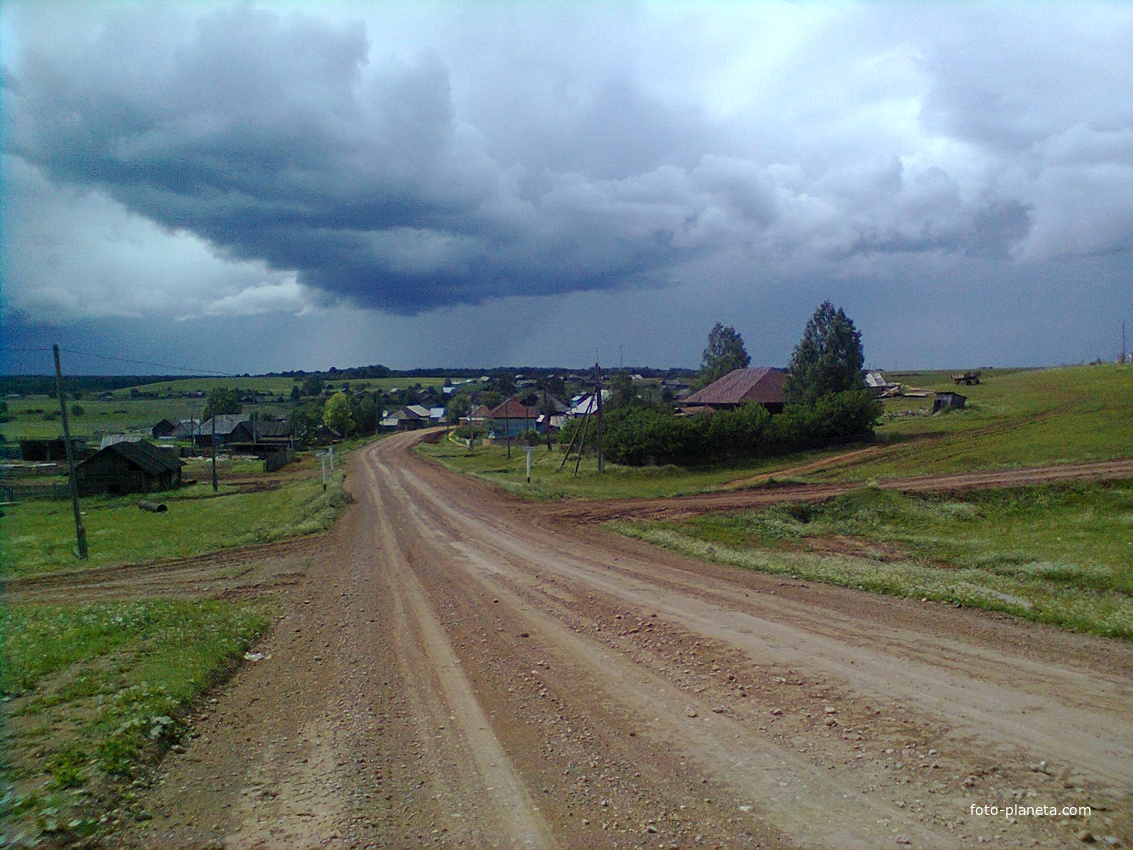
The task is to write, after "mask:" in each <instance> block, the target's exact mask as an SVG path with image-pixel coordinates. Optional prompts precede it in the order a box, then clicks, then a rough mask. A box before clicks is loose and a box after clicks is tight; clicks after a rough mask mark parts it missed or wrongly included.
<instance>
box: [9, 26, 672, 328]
mask: <svg viewBox="0 0 1133 850" xmlns="http://www.w3.org/2000/svg"><path fill="white" fill-rule="evenodd" d="M148 24H149V25H152V26H153V27H155V29H149V27H148V26H147V23H145V22H143V23H139V22H138V21H137V20H134V19H128V18H124V17H121V16H115V17H113V18H112V20H111V21H110V23H108V24H107V25H106V26H105V29H104V31H103V32H102V34H101V36H100V37H99V38H97V39H94V40H90V41H85V42H80V44H81V46H82V51H81V53H79V54H78V55H76V54H75V53H69V54H67V55H66V67H64V63H63V60H62V58H61V57H60V56H59V55H56V54H48V53H46V52H45V51H44V52H33V51H31V50H29V52H28V54H27V56H26V58H25V62H24V71H23V74H22V76H21V79H20V80H19V84H18V88H17V89H16V90H15V95H16V96H15V97H14V98H13V100H14V107H13V110H12V120H11V125H12V127H13V128H14V131H13V133H12V136H13V138H11V139H10V141H9V143H8V150H9V151H10V152H12V153H15V154H17V155H19V156H20V157H22V158H24V159H25V160H26V161H28V162H31V163H34V164H36V165H38V166H39V167H40V168H41V169H43V171H44V172H45V173H47V174H48V175H49V176H51V177H52V178H53V179H56V180H59V181H66V182H69V183H73V184H76V185H81V186H88V187H96V188H98V189H100V190H102V191H104V192H106V193H107V194H109V195H110V196H112V197H113V198H115V199H116V200H118V201H120V202H121V203H122V204H124V205H125V206H126V207H127V208H128V209H130V210H132V211H134V212H137V213H139V214H141V215H143V216H146V217H147V218H150V219H152V220H154V221H156V222H158V223H160V224H161V225H163V226H165V227H168V228H172V229H185V230H188V231H191V232H192V233H195V234H197V235H198V236H201V237H203V238H204V239H207V240H208V241H209V242H210V243H211V244H213V245H214V246H216V247H218V248H220V249H222V250H223V251H224V252H226V253H227V254H229V255H230V256H232V257H235V258H240V259H262V260H265V261H267V262H268V263H269V264H270V265H271V266H272V267H274V268H277V269H293V270H297V271H298V272H299V274H300V280H301V281H302V282H303V283H305V284H308V285H310V286H313V287H317V288H320V289H324V290H326V291H327V292H330V293H333V294H336V295H343V296H347V297H349V298H351V299H352V300H353V301H355V302H356V303H358V304H361V305H365V306H373V307H377V308H380V309H383V310H388V311H393V312H404V313H412V312H415V311H417V310H421V309H429V308H432V307H435V306H438V305H442V304H445V303H453V302H468V303H475V302H479V301H481V300H483V299H485V298H493V297H499V296H501V295H507V294H516V293H521V294H546V293H554V292H564V291H570V290H573V289H586V288H598V287H606V286H611V285H614V286H616V285H619V284H625V283H630V282H633V281H634V280H636V279H637V278H639V277H642V276H645V277H647V276H648V275H649V274H650V273H651V272H652V271H654V270H656V269H658V268H661V267H663V266H665V265H667V264H668V263H670V262H672V260H673V259H674V257H676V256H679V255H680V254H681V253H682V252H684V251H688V250H689V249H690V247H691V246H688V245H685V246H678V245H676V244H674V240H673V235H672V227H673V226H674V224H679V222H680V220H681V219H682V217H683V216H684V214H685V213H684V211H681V212H679V213H675V212H674V211H672V210H669V209H667V208H666V207H667V205H668V201H667V200H666V199H665V198H664V197H661V196H656V195H655V196H653V197H649V196H648V193H647V192H643V191H642V187H641V185H640V184H641V183H643V182H644V183H648V182H649V178H648V177H646V178H644V179H643V180H638V181H637V182H636V183H635V184H632V185H628V186H623V185H618V184H616V183H611V184H604V183H603V182H602V181H601V180H599V181H598V182H596V183H588V184H586V185H576V184H575V182H574V181H573V180H572V178H571V177H570V176H569V175H566V176H565V177H560V178H553V179H552V180H551V182H550V185H546V186H545V187H544V188H543V191H542V192H541V194H539V195H538V196H537V197H535V198H534V199H530V198H524V197H523V196H522V194H520V193H518V192H514V191H512V190H511V188H510V187H509V186H507V185H506V183H507V179H508V176H507V175H506V174H505V173H504V171H503V169H501V167H500V166H499V165H498V164H497V163H496V162H494V161H493V160H492V159H491V158H490V157H488V156H487V155H486V154H485V153H484V151H483V150H482V146H481V145H480V143H479V141H478V140H477V138H476V135H475V133H471V132H462V129H461V127H460V126H458V122H457V121H456V118H455V116H454V113H453V107H452V100H451V93H450V83H449V75H448V71H447V69H446V67H445V66H444V64H443V63H442V62H441V61H440V60H439V59H437V58H436V57H435V56H430V55H427V54H426V55H422V56H419V57H417V58H416V59H415V60H414V61H413V62H412V63H410V64H401V65H399V64H393V65H390V66H387V67H380V68H373V67H371V66H370V65H369V60H368V45H367V41H366V37H365V32H364V28H363V27H362V26H361V25H360V24H357V25H344V26H337V27H336V26H330V25H327V24H325V23H321V22H319V21H316V20H311V19H307V18H303V17H281V16H279V15H276V14H274V13H271V12H257V11H251V10H246V9H241V10H238V11H232V12H217V13H213V14H209V15H204V16H201V17H199V18H197V19H196V20H195V21H193V22H192V23H191V26H190V29H189V32H187V33H185V32H176V31H172V30H170V29H169V27H168V24H164V23H163V24H161V25H158V24H154V23H153V22H152V21H151V22H148ZM147 36H148V37H147ZM78 66H81V67H82V68H83V71H82V73H81V74H74V73H72V72H73V70H74V68H75V67H78ZM621 96H622V95H620V94H617V93H613V94H609V95H608V96H607V95H603V96H601V97H599V98H598V99H597V101H596V102H595V104H594V105H593V108H592V109H590V110H589V111H588V113H587V115H586V116H585V118H584V120H583V121H582V122H581V123H580V125H579V126H578V127H577V128H575V131H576V132H578V133H591V132H598V130H599V129H600V127H601V126H603V125H608V126H611V127H612V126H615V125H617V120H616V119H617V113H618V112H619V107H618V102H619V98H620V97H621ZM633 112H634V110H630V111H629V114H633ZM638 114H639V117H641V113H640V112H639V113H638ZM650 117H652V116H646V119H647V118H650ZM643 120H645V119H643ZM647 125H648V121H646V125H643V126H637V125H634V124H632V123H630V124H626V125H618V126H621V127H622V131H621V132H622V134H623V136H622V137H618V134H617V133H614V134H612V135H613V138H612V139H611V140H610V143H609V144H607V145H605V146H603V147H602V149H601V150H602V156H601V160H602V161H601V162H600V163H599V165H598V167H597V168H596V171H598V172H599V173H600V174H601V173H608V174H612V175H623V174H626V173H627V172H630V171H633V170H634V169H633V167H632V165H633V163H631V161H630V159H631V156H634V155H637V156H638V158H639V160H640V154H637V153H636V152H635V147H637V146H639V145H638V143H637V140H638V139H640V138H645V137H647V136H649V135H650V134H649V132H648V131H649V127H648V126H647ZM639 134H640V135H639ZM652 135H654V136H662V137H663V135H664V134H652ZM656 144H662V143H661V142H657V143H656ZM649 146H650V144H649V142H646V143H645V144H644V145H643V147H645V148H649ZM662 146H663V145H662ZM658 156H659V154H658V155H655V156H654V157H653V158H654V159H656V158H657V157H658ZM646 159H649V157H648V156H646Z"/></svg>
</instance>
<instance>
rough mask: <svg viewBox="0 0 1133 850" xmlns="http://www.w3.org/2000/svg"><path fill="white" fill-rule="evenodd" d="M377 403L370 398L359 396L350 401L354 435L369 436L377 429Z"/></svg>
mask: <svg viewBox="0 0 1133 850" xmlns="http://www.w3.org/2000/svg"><path fill="white" fill-rule="evenodd" d="M378 412H379V411H378V403H377V402H376V401H375V400H374V398H373V397H372V396H368V395H365V394H359V395H356V396H353V397H352V398H351V399H350V416H351V418H353V420H354V422H355V430H356V433H358V434H361V435H363V436H367V437H368V436H369V435H371V434H373V433H374V432H375V431H376V430H377V429H378Z"/></svg>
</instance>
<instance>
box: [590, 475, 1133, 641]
mask: <svg viewBox="0 0 1133 850" xmlns="http://www.w3.org/2000/svg"><path fill="white" fill-rule="evenodd" d="M612 525H613V526H614V527H615V528H616V529H617V530H619V531H620V532H622V533H624V534H627V535H629V536H632V537H636V538H639V539H642V540H646V541H648V542H651V543H654V544H657V545H661V546H665V547H666V548H669V549H673V550H676V551H679V552H681V553H683V554H687V555H691V556H693V557H699V558H704V559H707V560H712V561H717V562H720V563H726V564H732V565H734V566H737V567H742V568H746V569H755V570H760V571H763V572H770V573H780V574H785V575H792V576H796V577H798V578H804V579H809V580H812V581H822V582H826V583H829V584H837V585H842V586H844V587H855V588H859V589H863V590H871V591H875V592H879V593H886V594H890V595H894V596H909V597H916V598H923V599H932V600H936V601H941V602H948V603H952V604H956V605H962V606H966V607H973V608H984V609H988V610H994V611H1002V612H1006V613H1009V614H1012V615H1015V616H1018V617H1022V618H1025V619H1028V620H1035V621H1039V622H1044V623H1051V624H1055V625H1058V626H1062V627H1064V628H1069V629H1073V630H1076V631H1082V632H1091V633H1094V634H1098V635H1105V636H1109V637H1120V638H1126V639H1130V638H1133V482H1119V483H1114V484H1082V485H1068V486H1042V487H1026V488H1019V489H1009V490H987V491H981V492H976V493H970V494H965V495H962V496H926V495H912V494H902V493H896V492H890V491H883V490H879V489H876V488H868V487H867V488H863V489H862V490H859V491H856V492H854V493H850V494H847V495H846V496H841V497H838V498H835V499H831V500H829V501H827V502H825V503H823V504H819V505H813V504H787V505H779V506H776V507H773V508H770V509H767V510H765V511H759V512H742V513H734V514H715V515H705V516H700V517H695V518H691V519H688V520H683V521H678V522H629V521H623V522H617V523H613V524H612Z"/></svg>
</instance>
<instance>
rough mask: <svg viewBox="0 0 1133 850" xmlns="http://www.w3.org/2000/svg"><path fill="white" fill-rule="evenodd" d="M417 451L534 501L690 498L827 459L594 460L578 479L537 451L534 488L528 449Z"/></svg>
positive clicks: (554, 456) (557, 458) (431, 446)
mask: <svg viewBox="0 0 1133 850" xmlns="http://www.w3.org/2000/svg"><path fill="white" fill-rule="evenodd" d="M417 451H418V452H420V453H421V454H422V455H424V456H425V457H429V458H432V459H434V460H436V461H437V462H439V463H440V464H441V465H443V466H445V467H447V468H448V469H451V470H453V471H454V472H460V473H463V474H465V475H471V476H473V477H475V478H479V479H481V480H483V481H487V482H489V483H491V484H494V485H496V486H498V487H500V488H502V489H504V490H506V491H508V492H509V493H514V494H515V495H517V496H523V497H525V498H530V499H547V500H554V499H634V498H665V497H670V496H686V495H690V494H692V493H703V492H707V491H711V490H719V489H722V488H723V487H725V486H727V485H728V484H729V483H730V482H732V481H735V480H737V479H742V478H750V477H752V476H757V475H762V474H764V473H769V472H775V471H777V470H781V469H783V468H784V466H785V465H795V464H799V463H805V462H806V461H808V460H810V459H813V458H817V457H821V456H823V455H822V453H812V454H806V455H793V456H792V457H791V458H790V459H788V460H785V459H784V458H771V459H766V460H757V461H752V462H750V463H747V464H743V465H740V466H727V467H715V468H703V469H686V468H684V467H680V466H672V465H668V466H643V467H631V466H619V465H618V464H613V463H608V462H607V463H606V465H605V471H604V472H603V473H602V474H601V475H599V474H598V461H597V458H596V457H594V456H593V455H588V456H586V457H584V458H583V459H582V463H581V465H580V467H579V471H578V475H577V476H576V475H575V474H574V456H573V455H572V456H571V459H570V461H569V462H568V463H567V464H566V466H565V467H563V468H562V469H560V467H561V466H562V465H563V452H562V450H561V449H560V447H559V446H557V445H556V446H555V447H554V449H552V450H551V451H549V452H548V451H547V447H546V445H545V444H544V445H541V446H539V447H537V448H536V449H535V453H534V454H533V455H532V458H531V483H530V484H528V483H527V475H526V466H525V463H526V461H525V459H524V456H523V450H522V449H520V448H519V447H518V446H514V445H513V446H512V451H511V455H512V456H511V457H510V458H509V457H508V456H507V449H506V448H505V447H504V446H495V445H490V446H483V445H478V446H476V447H475V448H474V449H472V450H471V451H469V450H468V449H467V448H465V447H464V446H462V445H457V444H455V443H453V442H446V441H445V440H443V439H442V440H441V441H440V442H438V443H422V444H420V445H419V446H418V447H417Z"/></svg>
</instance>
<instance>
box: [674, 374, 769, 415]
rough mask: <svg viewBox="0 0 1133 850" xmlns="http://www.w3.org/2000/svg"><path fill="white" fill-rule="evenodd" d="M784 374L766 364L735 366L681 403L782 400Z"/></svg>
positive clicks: (703, 403) (733, 403) (705, 403)
mask: <svg viewBox="0 0 1133 850" xmlns="http://www.w3.org/2000/svg"><path fill="white" fill-rule="evenodd" d="M786 378H787V375H786V373H785V372H782V371H780V370H779V369H772V368H770V367H767V366H762V367H759V368H756V369H735V370H733V371H731V372H729V373H728V374H727V375H725V376H724V377H723V378H721V379H720V380H718V381H716V382H715V383H711V384H709V385H708V386H706V387H705V388H704V389H702V390H700V391H699V392H695V393H693V394H692V395H690V396H689V397H688V398H686V399H685V400H684V402H682V406H686V405H715V406H725V405H727V406H733V405H741V404H747V403H748V402H749V401H755V402H758V403H760V404H782V403H783V381H785V380H786Z"/></svg>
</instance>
